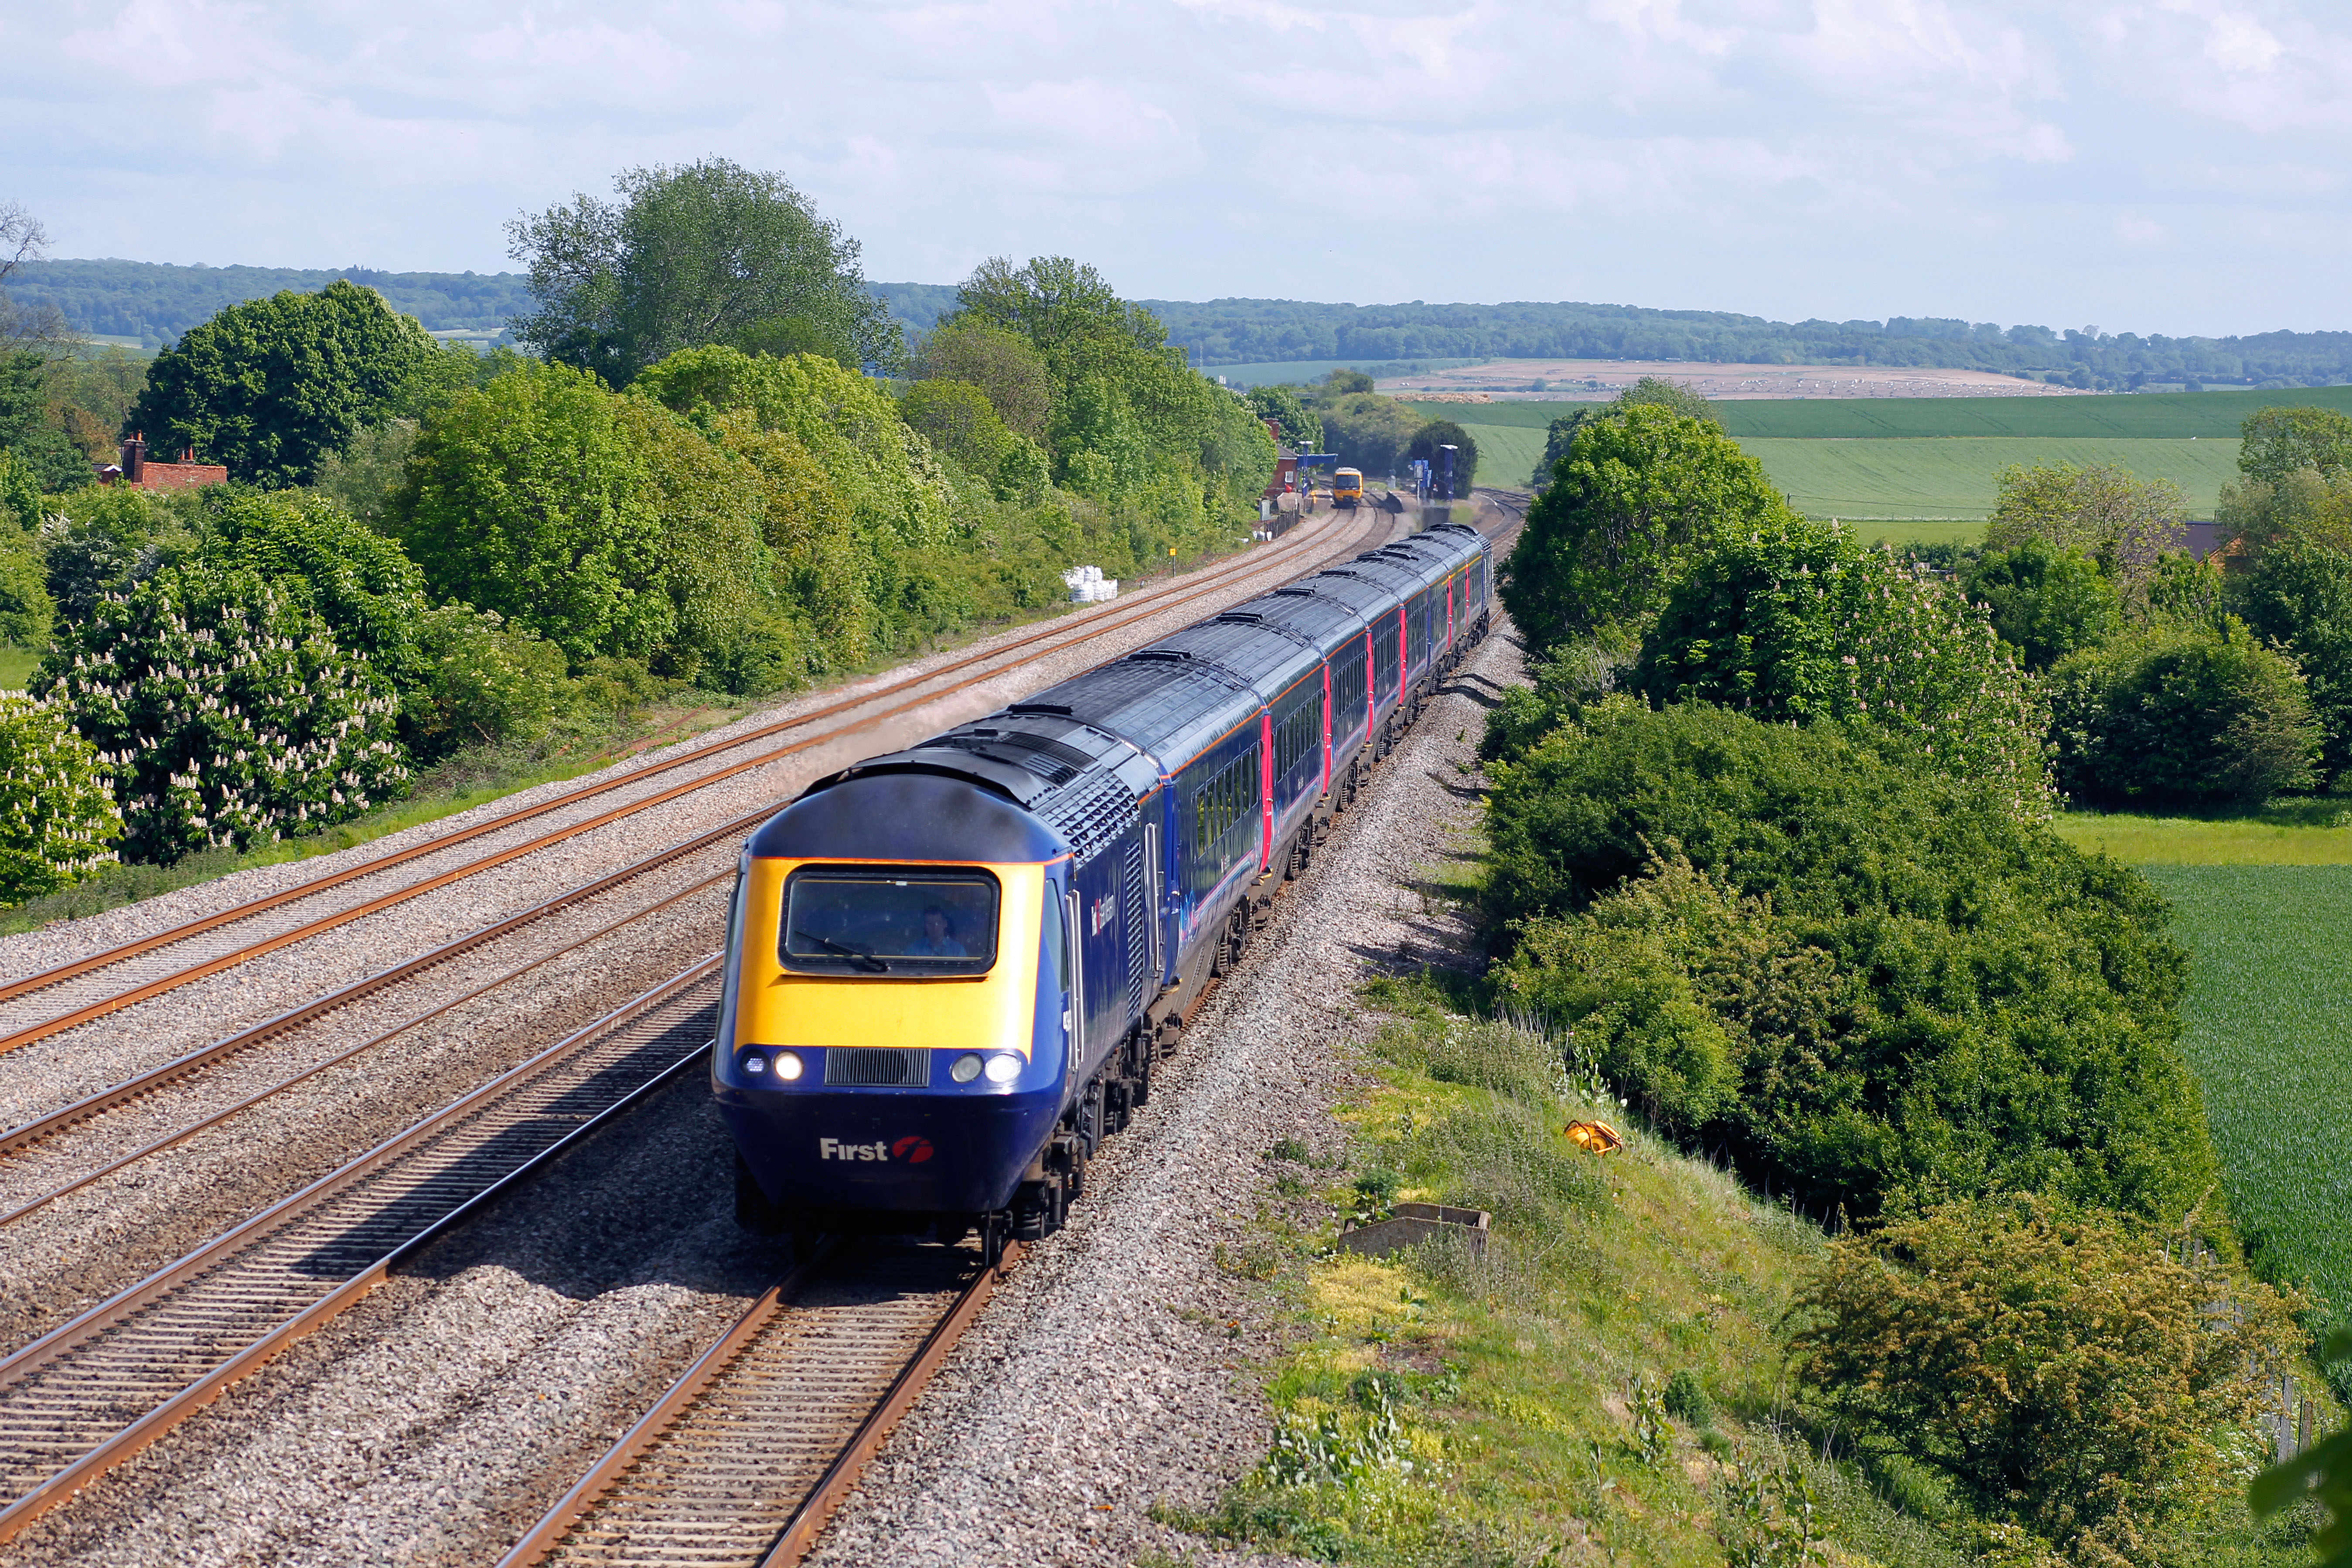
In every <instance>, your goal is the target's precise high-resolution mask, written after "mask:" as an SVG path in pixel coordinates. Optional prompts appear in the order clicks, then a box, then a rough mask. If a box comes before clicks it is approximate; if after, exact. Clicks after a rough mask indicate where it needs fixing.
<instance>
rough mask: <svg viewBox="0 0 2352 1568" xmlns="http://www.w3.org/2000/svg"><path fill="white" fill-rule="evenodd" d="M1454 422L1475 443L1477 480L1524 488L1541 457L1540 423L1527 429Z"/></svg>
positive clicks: (1486, 483) (1524, 427) (1525, 427)
mask: <svg viewBox="0 0 2352 1568" xmlns="http://www.w3.org/2000/svg"><path fill="white" fill-rule="evenodd" d="M1481 412H1484V411H1483V410H1481ZM1454 423H1455V424H1457V425H1460V426H1462V428H1463V429H1464V430H1465V431H1466V432H1468V434H1469V437H1470V439H1472V440H1473V441H1475V442H1477V443H1478V474H1477V482H1478V483H1480V484H1482V485H1500V486H1502V487H1503V488H1505V489H1514V490H1523V489H1527V488H1528V477H1529V476H1530V475H1532V474H1534V472H1535V471H1536V465H1537V464H1538V463H1539V462H1541V461H1542V460H1543V449H1544V433H1543V428H1542V426H1537V427H1536V428H1535V429H1532V430H1530V429H1528V427H1527V426H1524V425H1520V426H1512V425H1472V424H1469V423H1467V422H1465V421H1463V420H1459V419H1457V420H1455V421H1454Z"/></svg>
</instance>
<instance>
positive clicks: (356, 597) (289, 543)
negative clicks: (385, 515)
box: [195, 485, 425, 690]
mask: <svg viewBox="0 0 2352 1568" xmlns="http://www.w3.org/2000/svg"><path fill="white" fill-rule="evenodd" d="M195 513H196V518H197V525H198V527H199V528H200V529H201V530H202V538H203V543H202V544H201V546H200V547H199V552H200V553H201V554H202V555H203V557H204V559H205V560H206V561H207V562H210V563H214V564H215V565H217V566H219V567H221V568H223V569H225V570H228V571H240V570H242V571H250V572H254V573H257V574H259V575H261V576H263V577H267V578H268V579H270V580H271V581H272V582H273V583H275V584H278V587H279V588H280V589H281V590H282V591H283V592H284V593H285V595H287V599H288V601H289V603H290V604H291V605H293V606H294V607H295V608H296V609H299V610H309V611H310V612H312V613H313V614H315V615H316V616H318V617H319V618H320V620H322V621H324V622H326V623H327V626H328V627H329V628H330V629H331V630H332V631H333V632H334V634H335V641H336V643H337V645H338V646H340V647H341V648H342V649H343V650H344V651H345V652H346V653H354V654H358V655H359V656H361V657H362V658H365V659H366V660H367V661H368V663H369V665H370V666H371V667H372V668H373V669H374V670H375V672H376V674H378V675H379V676H381V677H383V679H387V680H389V681H391V682H392V683H393V685H394V686H395V687H396V688H399V689H403V690H406V689H410V688H412V687H414V686H415V685H416V684H417V683H418V682H419V680H420V679H422V678H423V669H422V667H421V664H420V655H419V651H418V648H417V646H416V637H417V630H418V626H419V624H420V623H421V621H422V620H423V618H424V616H425V574H424V573H423V572H422V571H420V570H419V569H418V568H417V565H416V563H415V562H413V561H411V560H410V559H409V558H408V555H407V553H406V552H404V551H403V550H402V549H401V547H400V545H399V543H398V542H395V541H394V540H391V539H387V538H386V537H384V536H383V534H380V533H377V532H375V531H373V530H372V529H370V528H368V527H366V526H365V525H363V524H362V523H361V522H360V521H359V520H358V519H356V518H354V517H352V515H351V514H350V513H349V512H347V511H345V510H343V509H342V508H341V506H340V505H338V504H337V503H336V502H335V501H334V500H331V499H330V498H328V497H326V496H324V495H320V494H315V493H310V492H305V491H300V490H276V491H264V490H257V489H249V488H247V487H246V486H244V485H215V486H214V487H213V488H212V489H207V490H205V491H202V492H201V499H200V500H199V502H198V505H197V507H196V509H195Z"/></svg>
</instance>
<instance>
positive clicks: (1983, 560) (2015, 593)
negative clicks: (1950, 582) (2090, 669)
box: [1961, 539, 2124, 672]
mask: <svg viewBox="0 0 2352 1568" xmlns="http://www.w3.org/2000/svg"><path fill="white" fill-rule="evenodd" d="M1961 582H1962V584H1963V585H1964V586H1965V587H1966V589H1967V590H1968V595H1969V598H1971V599H1975V600H1977V601H1979V602H1980V603H1981V604H1983V605H1984V606H1985V607H1986V608H1987V609H1988V610H1989V611H1990V612H1991V615H1992V628H1993V630H1995V631H1997V632H1999V633H2000V636H2001V640H2002V641H2003V642H2006V643H2008V644H2009V645H2010V647H2013V648H2015V649H2017V650H2018V652H2019V653H2020V654H2021V655H2022V656H2023V657H2024V659H2025V667H2026V668H2028V669H2031V670H2035V671H2037V672H2038V671H2041V670H2045V669H2048V668H2050V667H2051V666H2052V665H2053V664H2055V663H2057V662H2058V661H2059V660H2060V659H2062V658H2065V657H2066V656H2067V655H2068V654H2070V653H2077V652H2080V651H2081V650H2082V649H2084V648H2086V647H2098V646H2099V645H2100V644H2102V643H2104V642H2105V641H2106V640H2107V639H2108V638H2109V637H2114V636H2115V635H2116V633H2117V632H2119V631H2121V630H2122V629H2123V624H2124V611H2123V598H2122V595H2118V594H2117V593H2116V585H2115V584H2113V583H2110V582H2109V581H2107V576H2106V574H2105V573H2104V572H2102V571H2100V570H2099V563H2097V562H2095V561H2094V560H2092V559H2091V558H2090V557H2089V556H2088V555H2085V554H2084V553H2083V552H2082V551H2081V550H2079V549H2068V550H2058V549H2053V548H2052V547H2051V546H2050V545H2049V544H2048V543H2046V542H2043V541H2042V540H2040V539H2027V540H2023V541H2021V542H2019V543H2017V544H2016V545H2014V546H2012V547H2011V548H2010V549H2008V550H1988V551H1986V552H1984V553H1983V554H1981V555H1979V556H1978V557H1977V558H1976V560H1975V561H1973V562H1971V563H1969V570H1968V573H1967V575H1966V576H1964V577H1963V578H1962V579H1961Z"/></svg>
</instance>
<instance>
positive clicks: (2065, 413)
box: [1409, 386, 2352, 441]
mask: <svg viewBox="0 0 2352 1568" xmlns="http://www.w3.org/2000/svg"><path fill="white" fill-rule="evenodd" d="M1409 406H1411V407H1412V409H1413V410H1414V411H1415V412H1417V413H1419V414H1420V415H1421V416H1423V418H1428V419H1451V420H1454V422H1456V423H1457V424H1467V423H1469V421H1470V420H1471V419H1475V420H1476V421H1477V422H1478V423H1479V424H1481V425H1513V426H1524V427H1530V428H1533V429H1537V430H1541V429H1543V428H1545V427H1546V426H1549V425H1550V423H1551V422H1552V421H1553V420H1555V419H1557V418H1559V416H1561V415H1563V414H1566V413H1568V412H1570V410H1572V409H1577V408H1590V407H1591V406H1592V405H1591V404H1590V403H1567V402H1559V403H1534V402H1528V403H1472V404H1461V403H1415V404H1412V405H1409ZM1715 406H1716V411H1717V415H1718V416H1719V417H1721V419H1722V420H1723V427H1724V428H1725V429H1726V430H1727V431H1728V432H1730V433H1731V434H1732V435H1733V436H1736V437H1740V438H1742V439H1746V438H1747V437H1751V436H1753V437H1768V438H1769V437H1790V438H1795V439H1804V440H1822V439H1827V438H1854V439H1868V438H1885V437H1929V436H2032V437H2042V438H2045V439H2056V438H2060V437H2072V438H2086V437H2105V438H2108V439H2121V440H2141V441H2146V440H2186V439H2188V438H2189V437H2191V436H2199V437H2205V438H2207V439H2209V440H2210V439H2212V438H2214V437H2225V438H2228V439H2232V440H2234V439H2236V437H2237V435H2238V429H2239V426H2242V425H2243V424H2244V423H2245V419H2246V416H2248V415H2249V414H2252V413H2253V412H2254V410H2256V409H2258V408H2272V407H2280V406H2290V407H2291V406H2317V407H2321V408H2336V409H2341V410H2343V411H2344V412H2346V413H2347V414H2352V386H2310V387H2294V388H2291V389H2288V390H2284V391H2275V392H2168V393H2133V394H2128V395H2115V396H2108V397H1800V398H1747V399H1738V400H1729V401H1725V402H1721V403H1717V405H1715ZM1465 416H1467V417H1465Z"/></svg>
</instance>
